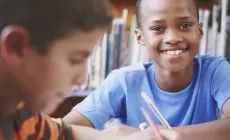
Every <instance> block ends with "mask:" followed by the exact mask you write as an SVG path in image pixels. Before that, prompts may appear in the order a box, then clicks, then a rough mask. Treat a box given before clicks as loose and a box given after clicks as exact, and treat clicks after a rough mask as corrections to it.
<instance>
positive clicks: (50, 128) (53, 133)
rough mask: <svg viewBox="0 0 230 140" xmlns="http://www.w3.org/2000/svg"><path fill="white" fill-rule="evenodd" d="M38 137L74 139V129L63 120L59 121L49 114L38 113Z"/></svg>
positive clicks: (60, 139)
mask: <svg viewBox="0 0 230 140" xmlns="http://www.w3.org/2000/svg"><path fill="white" fill-rule="evenodd" d="M37 117H38V123H37V127H38V128H37V129H38V130H37V132H38V135H37V139H52V140H54V139H55V140H69V139H72V130H71V127H69V126H68V125H67V124H64V122H63V121H60V122H59V123H58V122H56V121H54V120H53V119H51V118H50V117H49V116H48V115H46V114H42V113H37Z"/></svg>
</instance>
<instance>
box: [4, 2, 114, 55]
mask: <svg viewBox="0 0 230 140" xmlns="http://www.w3.org/2000/svg"><path fill="white" fill-rule="evenodd" d="M112 18H113V17H112V12H111V8H110V5H109V3H108V2H107V0H0V30H2V29H3V28H4V27H5V26H7V25H15V24H16V25H20V26H23V27H24V28H25V29H27V30H28V32H29V34H30V40H31V44H33V46H34V47H35V48H36V49H37V50H38V51H40V52H46V51H47V49H48V46H49V45H50V44H51V43H52V42H53V41H54V40H56V39H58V38H61V37H64V36H66V35H68V34H70V33H72V32H73V31H76V30H79V31H85V32H87V31H91V30H93V29H95V28H106V26H109V25H110V23H111V21H112Z"/></svg>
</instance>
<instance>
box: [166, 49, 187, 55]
mask: <svg viewBox="0 0 230 140" xmlns="http://www.w3.org/2000/svg"><path fill="white" fill-rule="evenodd" d="M183 52H185V50H175V51H163V52H162V53H163V54H167V55H178V54H181V53H183Z"/></svg>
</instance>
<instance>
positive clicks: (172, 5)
mask: <svg viewBox="0 0 230 140" xmlns="http://www.w3.org/2000/svg"><path fill="white" fill-rule="evenodd" d="M140 9H141V14H142V16H145V17H146V16H147V17H149V16H151V17H155V18H158V17H159V18H161V17H162V16H163V18H164V17H165V18H173V17H175V16H182V17H183V16H191V17H192V18H197V14H196V6H195V3H194V0H142V2H141V7H140Z"/></svg>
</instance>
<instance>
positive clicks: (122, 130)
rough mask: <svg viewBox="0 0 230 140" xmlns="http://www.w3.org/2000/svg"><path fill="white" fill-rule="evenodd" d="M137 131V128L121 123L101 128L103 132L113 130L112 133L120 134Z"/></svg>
mask: <svg viewBox="0 0 230 140" xmlns="http://www.w3.org/2000/svg"><path fill="white" fill-rule="evenodd" d="M138 131H139V129H138V128H134V127H130V126H127V125H121V124H119V125H116V126H113V127H109V128H106V129H105V130H103V132H113V133H119V134H122V135H130V134H132V133H135V132H138Z"/></svg>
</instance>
